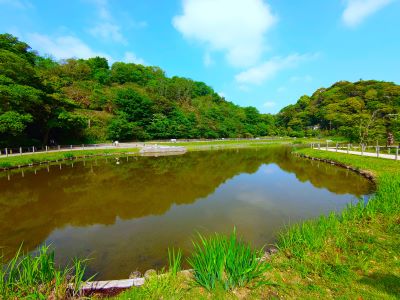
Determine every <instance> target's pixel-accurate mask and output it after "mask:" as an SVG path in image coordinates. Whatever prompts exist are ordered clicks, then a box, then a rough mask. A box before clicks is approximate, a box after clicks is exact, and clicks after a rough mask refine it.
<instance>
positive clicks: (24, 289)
mask: <svg viewBox="0 0 400 300" xmlns="http://www.w3.org/2000/svg"><path fill="white" fill-rule="evenodd" d="M0 263H1V261H0ZM0 265H1V266H2V267H1V268H0V299H20V298H28V299H47V298H48V297H53V298H56V299H59V298H65V297H66V296H67V295H68V289H69V287H70V286H69V284H71V286H72V288H73V293H72V294H73V295H77V292H78V289H79V287H80V285H81V284H82V282H83V273H84V271H85V266H84V264H83V262H82V261H79V260H77V259H76V260H74V267H73V268H65V269H58V268H57V267H56V265H55V263H54V251H50V250H49V246H42V247H40V248H39V249H38V253H37V254H36V255H29V254H24V253H23V252H22V250H21V247H20V249H19V250H18V252H17V253H16V254H15V256H14V257H13V258H12V259H11V260H10V261H9V262H8V263H7V264H5V265H3V263H1V264H0Z"/></svg>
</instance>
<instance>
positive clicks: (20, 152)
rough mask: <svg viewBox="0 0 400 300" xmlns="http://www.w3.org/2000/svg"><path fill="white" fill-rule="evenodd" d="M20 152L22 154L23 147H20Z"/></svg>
mask: <svg viewBox="0 0 400 300" xmlns="http://www.w3.org/2000/svg"><path fill="white" fill-rule="evenodd" d="M19 154H20V155H22V147H19Z"/></svg>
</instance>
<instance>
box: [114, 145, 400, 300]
mask: <svg viewBox="0 0 400 300" xmlns="http://www.w3.org/2000/svg"><path fill="white" fill-rule="evenodd" d="M297 153H298V154H301V155H308V156H311V157H315V158H321V159H329V160H334V161H337V162H340V163H343V164H345V165H351V166H353V167H355V168H357V169H359V170H367V171H369V172H371V173H372V174H373V175H374V176H375V180H376V182H377V190H376V193H375V194H374V196H373V197H372V198H371V199H370V200H369V201H368V203H364V202H361V201H360V202H359V203H358V204H353V205H350V206H349V207H348V208H347V209H345V210H344V211H342V212H341V213H339V214H333V213H332V214H330V215H328V216H321V217H320V218H317V219H313V220H309V221H306V222H303V223H300V224H294V225H291V226H289V227H288V228H286V229H285V230H283V231H282V232H281V233H280V234H279V237H278V241H277V247H278V248H279V252H278V253H277V254H275V255H274V256H272V257H271V258H270V259H269V261H268V263H269V264H270V266H271V267H270V269H268V270H264V271H266V272H265V273H264V274H263V276H267V278H268V280H269V284H266V285H260V286H257V285H250V286H253V288H251V289H249V285H247V286H245V287H240V284H237V287H236V288H234V289H226V287H230V286H231V283H230V282H229V280H227V278H228V275H227V274H228V273H229V272H230V271H228V268H227V267H226V257H225V260H224V254H222V253H224V251H222V250H221V249H223V248H224V247H222V246H221V244H225V247H227V246H226V243H227V242H226V241H228V240H231V241H232V237H229V238H227V237H223V236H220V235H215V236H214V237H212V238H211V239H205V238H204V237H200V238H199V241H198V242H196V243H197V246H195V250H194V253H193V256H192V258H191V262H192V266H194V268H195V272H194V274H193V275H192V276H193V277H189V278H187V277H182V276H180V273H178V276H176V277H168V276H170V275H168V276H166V277H163V276H158V277H157V279H151V280H149V281H148V282H146V283H145V286H144V289H143V291H142V290H141V289H140V288H139V289H133V290H131V291H129V292H130V293H133V294H135V295H138V294H140V295H141V296H142V298H143V299H147V298H148V299H161V298H162V299H275V298H284V299H400V242H399V241H400V163H399V162H395V161H389V160H384V159H377V158H372V157H361V156H355V155H347V154H343V153H334V152H325V151H318V150H312V149H301V150H297ZM233 243H234V244H235V242H233ZM244 248H246V247H244ZM240 253H242V252H241V251H237V255H233V254H231V255H230V256H231V257H232V259H231V260H230V263H229V265H230V267H231V268H232V269H234V270H235V269H237V270H240V269H242V268H241V266H240V262H241V261H242V260H244V262H245V263H249V261H251V256H250V259H249V258H248V257H247V258H246V259H244V257H246V256H243V255H241V254H240ZM241 257H242V258H243V259H242V258H241ZM253 261H254V260H253ZM196 269H197V270H196ZM233 273H236V274H240V271H238V272H236V271H233ZM260 277H261V276H260ZM173 278H174V279H173ZM164 280H165V281H164ZM193 280H196V281H197V282H198V283H199V284H200V285H201V286H205V287H206V288H203V287H199V284H198V285H196V286H193V285H192V284H190V282H193ZM235 281H236V282H239V281H240V280H238V281H237V280H235ZM217 282H220V283H221V282H222V284H217ZM213 286H214V288H213ZM152 291H155V292H154V293H153V292H152ZM153 296H154V297H153ZM121 299H140V297H138V298H135V297H132V298H129V297H128V298H121Z"/></svg>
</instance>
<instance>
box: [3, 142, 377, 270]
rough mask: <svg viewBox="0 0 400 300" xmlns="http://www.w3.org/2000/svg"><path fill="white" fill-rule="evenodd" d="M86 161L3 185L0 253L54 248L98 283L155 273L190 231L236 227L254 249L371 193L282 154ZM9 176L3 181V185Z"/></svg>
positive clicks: (364, 185)
mask: <svg viewBox="0 0 400 300" xmlns="http://www.w3.org/2000/svg"><path fill="white" fill-rule="evenodd" d="M118 162H119V164H116V160H115V158H107V159H90V160H87V161H80V162H77V161H75V162H73V161H71V162H68V163H66V164H63V165H60V164H57V165H51V166H43V167H42V168H37V169H25V170H24V171H23V172H24V173H21V170H19V171H16V172H12V173H9V174H7V173H2V174H1V177H0V191H1V192H0V246H2V247H4V249H3V250H4V253H5V255H6V257H9V256H10V255H12V253H14V252H15V250H16V249H17V248H18V247H19V245H20V243H21V242H22V241H24V247H26V248H27V249H28V250H32V249H34V248H35V247H37V246H38V245H40V244H41V243H44V242H46V243H52V245H53V246H54V247H55V248H56V249H57V256H58V259H59V262H61V263H65V262H66V261H67V260H68V259H70V258H71V257H73V256H75V255H79V256H80V257H87V256H91V257H94V258H95V259H94V260H93V262H92V264H91V267H90V268H91V269H90V270H91V272H99V273H100V275H99V277H98V278H121V277H122V278H123V277H126V276H127V275H128V274H129V273H130V271H132V270H134V269H136V268H138V269H140V270H142V271H143V270H144V269H146V268H154V267H162V266H163V265H164V264H165V261H164V259H165V257H166V249H167V248H168V247H172V246H176V247H181V248H183V249H185V250H189V249H190V239H191V237H192V235H193V233H194V232H195V231H202V232H214V231H219V232H229V231H230V230H231V229H232V227H233V226H234V225H236V226H237V227H238V229H239V232H240V233H241V234H243V235H244V237H245V238H246V239H247V240H249V241H252V242H253V243H254V244H256V245H258V246H260V245H263V244H265V243H266V242H271V241H273V239H274V235H275V233H276V232H277V230H278V229H280V228H282V226H283V225H284V224H287V223H288V222H295V221H297V220H300V219H304V218H309V217H312V216H316V215H319V214H321V213H327V212H329V211H332V210H340V209H342V208H343V207H344V206H345V205H346V204H347V203H348V202H349V201H352V200H354V199H356V197H360V196H361V195H365V194H368V193H369V192H370V190H371V185H370V183H369V182H368V181H367V180H365V179H364V178H361V177H360V176H357V175H356V174H354V173H352V172H348V171H347V170H344V169H340V168H337V167H334V166H330V165H328V164H323V163H317V162H313V161H309V160H304V159H300V158H296V157H293V156H291V155H290V154H288V149H287V148H281V147H279V148H272V149H262V150H261V149H258V150H229V151H213V152H197V153H187V154H185V155H183V156H169V157H157V158H155V157H129V158H128V157H121V158H120V159H119V160H118ZM8 177H9V178H8Z"/></svg>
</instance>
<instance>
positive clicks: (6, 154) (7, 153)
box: [6, 148, 8, 157]
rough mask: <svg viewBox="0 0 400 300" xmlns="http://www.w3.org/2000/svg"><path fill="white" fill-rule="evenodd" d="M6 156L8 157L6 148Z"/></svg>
mask: <svg viewBox="0 0 400 300" xmlns="http://www.w3.org/2000/svg"><path fill="white" fill-rule="evenodd" d="M6 156H7V157H8V149H7V148H6Z"/></svg>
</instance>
